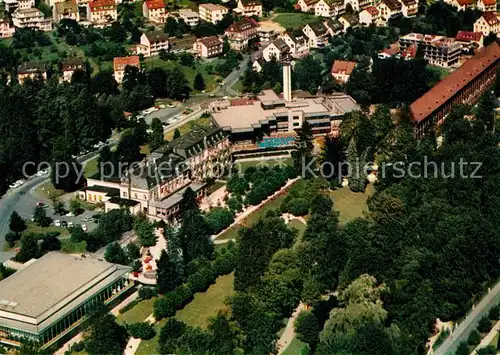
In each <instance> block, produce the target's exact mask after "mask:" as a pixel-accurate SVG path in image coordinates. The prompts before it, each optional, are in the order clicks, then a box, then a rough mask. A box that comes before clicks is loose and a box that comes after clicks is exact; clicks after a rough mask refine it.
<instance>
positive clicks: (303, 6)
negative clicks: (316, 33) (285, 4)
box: [295, 0, 318, 12]
mask: <svg viewBox="0 0 500 355" xmlns="http://www.w3.org/2000/svg"><path fill="white" fill-rule="evenodd" d="M317 2H318V0H299V1H298V2H297V4H296V5H295V9H297V10H300V11H302V12H314V6H315V5H316V3H317Z"/></svg>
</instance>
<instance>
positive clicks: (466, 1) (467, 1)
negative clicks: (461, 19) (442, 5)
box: [445, 0, 474, 11]
mask: <svg viewBox="0 0 500 355" xmlns="http://www.w3.org/2000/svg"><path fill="white" fill-rule="evenodd" d="M445 2H446V3H448V4H450V5H452V6H455V7H456V8H457V9H458V11H465V10H466V9H472V8H473V7H474V0H445Z"/></svg>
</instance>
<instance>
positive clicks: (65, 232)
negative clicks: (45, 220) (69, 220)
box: [23, 221, 69, 237]
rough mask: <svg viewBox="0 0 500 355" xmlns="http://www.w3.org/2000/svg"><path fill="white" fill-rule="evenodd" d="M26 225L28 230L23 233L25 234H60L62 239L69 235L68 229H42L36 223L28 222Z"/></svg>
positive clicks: (53, 227)
mask: <svg viewBox="0 0 500 355" xmlns="http://www.w3.org/2000/svg"><path fill="white" fill-rule="evenodd" d="M26 225H27V227H28V228H26V230H25V231H24V232H23V234H29V233H35V234H45V233H50V232H59V233H61V234H60V237H67V236H68V235H69V232H68V229H67V228H63V227H56V226H48V227H40V226H39V225H37V224H36V223H35V222H31V221H27V222H26Z"/></svg>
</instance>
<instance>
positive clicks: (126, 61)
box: [113, 55, 141, 71]
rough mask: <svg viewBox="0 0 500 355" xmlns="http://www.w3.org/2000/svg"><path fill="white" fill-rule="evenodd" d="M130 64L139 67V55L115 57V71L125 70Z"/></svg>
mask: <svg viewBox="0 0 500 355" xmlns="http://www.w3.org/2000/svg"><path fill="white" fill-rule="evenodd" d="M127 65H129V66H132V67H137V68H139V67H140V65H141V61H140V59H139V56H138V55H131V56H129V57H115V58H113V68H114V70H115V71H123V70H125V67H126V66H127Z"/></svg>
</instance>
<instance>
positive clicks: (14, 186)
mask: <svg viewBox="0 0 500 355" xmlns="http://www.w3.org/2000/svg"><path fill="white" fill-rule="evenodd" d="M9 187H10V188H11V189H15V188H16V187H19V185H18V184H17V181H16V182H13V183H12V184H10V185H9Z"/></svg>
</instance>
